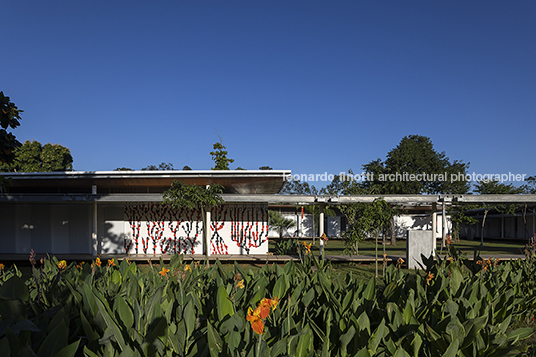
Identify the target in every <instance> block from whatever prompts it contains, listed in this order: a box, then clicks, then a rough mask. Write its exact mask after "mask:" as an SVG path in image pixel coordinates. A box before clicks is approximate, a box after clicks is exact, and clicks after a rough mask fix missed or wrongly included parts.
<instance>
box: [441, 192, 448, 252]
mask: <svg viewBox="0 0 536 357" xmlns="http://www.w3.org/2000/svg"><path fill="white" fill-rule="evenodd" d="M441 208H442V212H441V213H442V221H441V247H442V248H445V242H446V240H447V213H446V208H445V201H443V204H442V205H441Z"/></svg>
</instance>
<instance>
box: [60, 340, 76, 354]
mask: <svg viewBox="0 0 536 357" xmlns="http://www.w3.org/2000/svg"><path fill="white" fill-rule="evenodd" d="M79 344H80V340H78V341H76V342H73V343H71V344H70V345H68V346H65V347H63V348H62V349H61V350H59V351H58V352H57V353H56V354H55V355H54V357H73V356H74V355H75V354H76V351H77V350H78V345H79Z"/></svg>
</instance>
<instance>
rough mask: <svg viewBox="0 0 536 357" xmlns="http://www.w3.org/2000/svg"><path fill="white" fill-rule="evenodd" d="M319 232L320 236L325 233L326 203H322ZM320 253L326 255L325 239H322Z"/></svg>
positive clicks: (319, 215)
mask: <svg viewBox="0 0 536 357" xmlns="http://www.w3.org/2000/svg"><path fill="white" fill-rule="evenodd" d="M318 221H319V222H318V234H319V236H320V237H322V235H323V234H324V205H322V204H321V205H320V213H319V214H318ZM320 255H324V240H323V239H320Z"/></svg>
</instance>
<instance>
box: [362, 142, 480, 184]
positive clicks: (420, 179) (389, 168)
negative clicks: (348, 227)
mask: <svg viewBox="0 0 536 357" xmlns="http://www.w3.org/2000/svg"><path fill="white" fill-rule="evenodd" d="M468 168H469V164H468V163H467V164H466V163H463V162H462V161H458V160H454V161H453V162H451V161H450V159H449V158H448V157H447V156H446V154H445V152H441V153H440V152H437V151H436V150H435V149H434V145H433V144H432V141H431V140H430V138H428V137H425V136H420V135H409V136H405V137H404V138H402V140H401V141H400V143H399V144H398V146H397V147H395V148H394V149H392V150H391V151H389V153H388V154H387V157H386V159H385V161H382V160H381V159H376V160H373V161H371V162H369V163H368V164H365V165H363V169H364V170H365V172H366V173H367V174H369V175H368V177H371V178H372V180H366V181H364V182H363V187H365V188H368V189H369V190H370V192H373V193H375V194H447V193H457V194H464V193H467V192H469V188H470V185H469V182H467V181H465V175H466V172H467V169H468ZM412 175H413V176H412Z"/></svg>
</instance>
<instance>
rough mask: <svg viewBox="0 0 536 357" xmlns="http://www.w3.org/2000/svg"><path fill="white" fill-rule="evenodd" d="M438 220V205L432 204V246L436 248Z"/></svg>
mask: <svg viewBox="0 0 536 357" xmlns="http://www.w3.org/2000/svg"><path fill="white" fill-rule="evenodd" d="M436 220H437V204H436V203H435V202H434V203H432V244H433V246H434V247H435V246H436V230H437V227H436ZM433 256H434V257H435V249H434V251H433Z"/></svg>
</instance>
